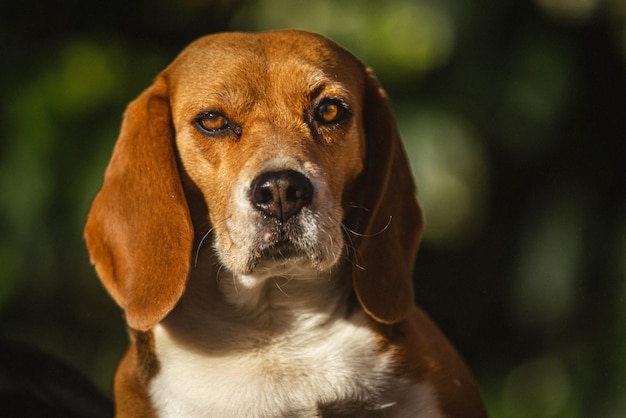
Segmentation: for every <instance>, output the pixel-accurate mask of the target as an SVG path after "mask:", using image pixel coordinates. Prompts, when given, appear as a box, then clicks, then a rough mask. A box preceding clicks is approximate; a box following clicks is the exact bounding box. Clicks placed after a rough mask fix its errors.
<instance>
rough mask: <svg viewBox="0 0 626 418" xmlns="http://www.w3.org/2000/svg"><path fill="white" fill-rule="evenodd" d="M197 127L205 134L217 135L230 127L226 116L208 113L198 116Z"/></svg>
mask: <svg viewBox="0 0 626 418" xmlns="http://www.w3.org/2000/svg"><path fill="white" fill-rule="evenodd" d="M195 125H196V127H197V128H199V129H200V130H201V131H203V132H204V133H216V132H218V131H221V130H224V129H227V128H228V127H229V126H228V120H226V118H225V117H224V115H222V114H220V113H217V112H207V113H203V114H201V115H198V117H197V118H196V120H195Z"/></svg>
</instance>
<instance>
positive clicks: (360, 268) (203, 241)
mask: <svg viewBox="0 0 626 418" xmlns="http://www.w3.org/2000/svg"><path fill="white" fill-rule="evenodd" d="M421 229H422V218H421V212H420V209H419V205H418V204H417V201H416V199H415V185H414V183H413V179H412V175H411V172H410V168H409V164H408V160H407V158H406V155H405V154H404V150H403V147H402V143H401V140H400V137H399V134H398V131H397V126H396V123H395V118H394V117H393V113H392V110H391V106H390V104H389V101H388V99H387V96H386V94H385V93H384V91H383V90H382V88H381V87H380V85H379V84H378V82H377V81H376V79H375V78H374V77H373V76H372V74H371V73H370V71H369V70H368V69H367V68H366V67H365V66H364V65H363V64H362V63H361V62H360V61H358V60H357V59H356V58H355V57H354V56H352V55H351V54H350V53H348V52H346V51H345V50H343V49H342V48H340V47H339V46H337V45H335V44H334V43H332V42H331V41H329V40H327V39H325V38H323V37H321V36H319V35H315V34H311V33H306V32H300V31H280V32H268V33H263V34H242V33H226V34H219V35H210V36H207V37H204V38H201V39H199V40H198V41H196V42H194V43H192V44H191V45H190V46H189V47H187V48H185V49H184V50H183V52H182V53H181V54H180V56H179V57H178V58H177V59H176V60H175V61H174V62H173V63H172V64H171V65H170V66H169V67H168V68H166V69H165V70H164V71H163V72H162V73H161V74H159V75H158V77H157V78H156V80H155V82H154V84H153V85H152V86H150V87H149V88H148V89H147V90H145V91H144V92H143V93H142V94H141V95H140V96H139V97H138V98H137V99H136V100H134V101H133V102H132V103H131V104H130V105H129V106H128V108H127V110H126V113H125V116H124V120H123V123H122V128H121V131H120V135H119V137H118V140H117V143H116V145H115V149H114V151H113V155H112V157H111V161H110V163H109V166H108V168H107V171H106V174H105V180H104V184H103V185H102V188H101V189H100V191H99V192H98V194H97V196H96V198H95V199H94V202H93V204H92V207H91V210H90V212H89V217H88V220H87V225H86V227H85V238H86V240H87V246H88V248H89V252H90V255H91V259H92V261H93V263H94V264H95V266H96V270H97V271H98V274H99V275H100V278H101V279H102V281H103V283H104V285H105V286H106V288H107V289H108V290H109V292H110V293H111V295H112V296H113V298H114V299H115V300H116V301H117V302H118V303H119V305H120V306H121V307H122V308H123V309H124V311H125V313H126V319H127V321H128V324H129V326H130V327H131V328H134V329H138V330H148V329H150V328H151V327H153V326H154V325H155V324H156V323H158V322H159V321H161V320H162V319H163V318H164V317H165V316H166V315H167V314H168V313H169V312H171V310H172V309H173V308H174V306H175V305H176V303H178V301H179V300H180V297H181V295H182V294H183V293H184V292H185V289H186V286H187V278H188V277H189V275H190V273H191V271H192V268H193V260H194V256H201V257H203V258H202V260H209V259H210V260H213V259H214V258H213V256H212V255H211V254H210V253H209V252H211V251H213V253H215V254H216V256H217V257H216V258H217V263H215V264H211V263H205V266H206V265H207V264H211V265H210V266H207V267H206V268H208V269H211V268H213V269H215V270H216V271H218V270H220V271H222V269H223V268H224V267H225V268H227V269H228V270H229V271H230V272H232V273H233V274H234V275H236V276H238V277H239V278H241V279H246V280H247V279H248V278H249V279H252V280H257V279H263V278H266V277H268V276H270V275H276V276H278V275H285V276H288V277H295V276H298V275H306V277H315V276H316V275H318V273H322V272H327V271H328V270H330V269H332V268H333V267H335V266H336V265H338V263H339V262H340V260H341V259H342V254H344V253H346V252H345V248H346V247H347V245H346V240H345V236H346V235H344V234H343V233H342V231H345V232H346V233H349V234H351V236H350V249H351V250H350V252H349V254H346V255H347V256H346V257H345V258H343V260H345V261H346V263H345V266H346V267H349V268H346V269H345V270H341V271H342V273H344V274H343V275H342V280H344V283H346V284H349V282H350V279H352V281H353V286H354V291H355V294H356V296H357V298H358V300H359V302H360V303H361V306H362V307H363V309H364V310H365V311H366V312H367V313H368V314H370V315H371V316H372V317H373V318H375V319H376V320H378V321H381V322H387V323H392V322H395V321H398V320H401V319H402V318H404V317H406V315H408V313H409V312H410V311H411V309H413V291H412V282H411V274H412V267H413V259H414V257H415V252H416V251H417V246H418V242H419V236H420V232H421ZM207 231H209V232H207ZM216 271H215V272H213V274H214V275H215V274H217V273H216ZM244 276H245V277H244ZM335 276H337V275H335Z"/></svg>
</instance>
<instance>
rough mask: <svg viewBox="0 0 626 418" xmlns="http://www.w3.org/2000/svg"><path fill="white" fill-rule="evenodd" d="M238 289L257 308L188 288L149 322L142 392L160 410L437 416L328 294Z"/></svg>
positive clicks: (295, 288) (428, 395) (423, 390)
mask: <svg viewBox="0 0 626 418" xmlns="http://www.w3.org/2000/svg"><path fill="white" fill-rule="evenodd" d="M318 280H319V279H318ZM318 283H320V284H322V285H323V284H324V283H328V282H327V279H321V281H319V282H318ZM289 284H291V287H290V286H289ZM190 286H192V287H193V286H194V284H193V283H191V284H190ZM233 286H235V284H234V282H233ZM237 286H238V289H237V291H236V292H234V293H232V294H231V296H233V295H234V297H235V299H237V300H239V301H246V302H245V304H246V306H247V307H249V306H256V308H255V309H253V310H252V311H246V312H248V315H245V316H244V317H238V316H235V317H233V316H229V314H230V311H229V309H228V307H232V304H230V303H222V304H221V307H220V306H218V305H219V303H216V302H215V300H212V301H209V300H207V299H206V297H203V296H201V295H202V293H201V292H199V289H193V288H192V291H191V292H187V294H186V295H187V296H184V297H183V301H182V304H181V305H180V306H179V307H178V308H177V310H176V311H175V312H173V314H172V315H171V316H170V318H168V319H167V320H166V321H164V322H163V323H161V324H159V325H157V326H156V327H155V328H154V339H155V351H156V356H157V359H158V361H159V364H160V368H159V371H158V373H157V375H156V376H155V377H154V379H153V380H152V381H151V383H150V387H149V391H150V395H151V399H152V402H153V405H154V407H155V409H156V410H157V412H158V414H159V416H160V417H220V418H228V417H237V418H238V417H315V416H319V412H318V411H319V407H320V406H323V405H344V404H345V405H350V408H357V409H358V408H359V405H363V406H366V405H367V408H368V409H373V410H377V411H378V413H380V416H398V417H406V416H425V417H439V416H440V415H439V414H438V413H437V408H436V402H435V397H434V396H433V392H432V390H431V389H430V388H429V387H428V386H427V385H424V384H420V385H415V384H411V383H410V382H409V381H408V380H406V379H401V378H398V377H397V376H396V375H395V372H394V369H395V367H396V365H395V364H394V359H393V353H392V352H391V351H385V352H382V351H381V350H380V349H379V340H378V338H379V337H377V336H376V335H375V334H374V332H373V331H372V329H371V328H370V327H369V323H368V322H369V319H368V318H367V317H366V316H365V314H364V313H363V312H362V311H356V312H354V313H352V314H351V315H350V316H348V317H346V316H345V312H344V314H342V313H341V310H337V309H336V307H337V306H338V304H340V303H341V301H342V298H340V297H332V296H330V295H332V294H336V293H337V292H336V291H333V292H331V293H330V294H329V293H325V292H323V291H321V290H320V288H319V287H317V288H316V286H315V285H311V282H310V281H308V283H306V282H305V283H302V282H300V283H292V282H289V283H287V284H283V285H282V286H279V285H278V283H273V284H271V285H270V286H271V288H272V290H271V291H275V294H274V295H273V296H269V297H268V296H267V293H266V291H263V292H258V289H245V288H242V286H244V282H243V281H239V282H238V284H237ZM322 287H324V286H322ZM221 290H222V291H224V289H221ZM231 290H233V289H231ZM335 290H336V289H335ZM271 291H270V293H269V294H270V295H271ZM255 292H256V293H258V294H264V295H265V296H263V297H261V298H259V297H258V294H257V295H255ZM246 293H247V294H246ZM204 294H205V295H209V294H211V293H210V292H209V293H206V288H205V293H204ZM225 294H226V295H227V296H226V299H228V289H226V292H225ZM305 296H306V297H305ZM266 297H267V298H268V299H270V300H271V301H272V302H271V303H269V304H264V303H263V300H264V298H266ZM231 302H232V301H231ZM270 305H271V306H270ZM207 306H212V307H213V309H208V310H207V309H206V307H207ZM225 307H226V308H225ZM291 307H293V309H291ZM268 312H270V313H268ZM268 322H269V323H268ZM268 333H269V336H268ZM373 413H374V414H375V415H373V416H378V415H376V414H377V413H376V412H373Z"/></svg>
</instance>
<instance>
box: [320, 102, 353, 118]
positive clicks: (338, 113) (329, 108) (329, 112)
mask: <svg viewBox="0 0 626 418" xmlns="http://www.w3.org/2000/svg"><path fill="white" fill-rule="evenodd" d="M346 113H347V110H346V107H345V105H344V104H343V103H341V102H340V101H339V100H325V101H323V102H321V103H320V104H319V106H317V109H315V119H316V120H317V121H318V122H321V123H323V124H331V123H338V122H341V121H342V120H343V119H344V118H345V116H346Z"/></svg>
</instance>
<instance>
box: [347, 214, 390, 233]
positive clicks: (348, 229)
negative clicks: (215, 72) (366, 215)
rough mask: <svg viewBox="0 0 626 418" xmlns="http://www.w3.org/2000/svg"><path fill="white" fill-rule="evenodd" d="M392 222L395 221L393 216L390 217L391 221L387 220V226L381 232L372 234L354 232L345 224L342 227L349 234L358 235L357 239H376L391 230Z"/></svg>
mask: <svg viewBox="0 0 626 418" xmlns="http://www.w3.org/2000/svg"><path fill="white" fill-rule="evenodd" d="M392 220H393V216H391V215H389V219H388V220H387V224H386V225H385V226H384V227H383V228H382V229H381V230H380V231H377V232H374V233H372V234H362V233H360V232H356V231H353V230H352V229H350V228H348V227H347V226H346V225H344V224H343V223H342V225H343V227H344V228H345V229H346V231H348V232H349V233H351V234H353V235H356V236H357V237H364V238H370V237H375V236H376V235H380V234H382V233H383V232H385V231H386V230H387V229H388V228H389V226H390V225H391V221H392Z"/></svg>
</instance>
